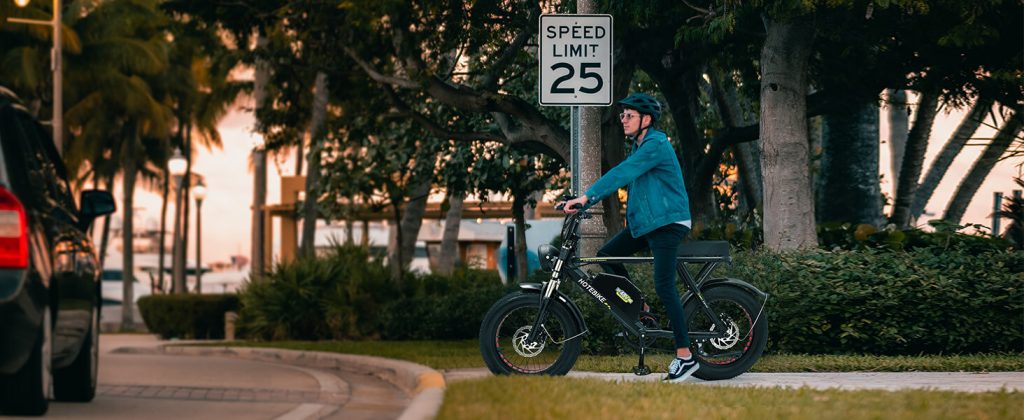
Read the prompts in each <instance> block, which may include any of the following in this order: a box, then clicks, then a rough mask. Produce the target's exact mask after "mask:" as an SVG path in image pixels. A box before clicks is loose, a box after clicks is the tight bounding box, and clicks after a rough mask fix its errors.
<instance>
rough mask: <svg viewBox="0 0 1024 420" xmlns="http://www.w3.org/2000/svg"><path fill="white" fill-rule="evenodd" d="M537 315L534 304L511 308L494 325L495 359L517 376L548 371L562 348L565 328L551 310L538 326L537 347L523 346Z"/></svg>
mask: <svg viewBox="0 0 1024 420" xmlns="http://www.w3.org/2000/svg"><path fill="white" fill-rule="evenodd" d="M537 312H538V307H537V306H536V305H520V306H517V307H514V308H512V310H510V311H509V312H508V313H506V314H505V316H504V317H502V319H501V321H499V322H498V326H497V328H496V331H495V335H494V344H495V349H496V350H497V352H498V357H499V358H501V361H502V363H504V364H505V365H506V366H508V367H509V368H510V369H512V370H514V371H516V372H519V373H543V372H545V371H547V370H549V369H551V367H552V366H554V365H555V363H557V362H558V359H559V358H560V357H561V355H562V352H563V350H564V349H565V343H564V341H565V339H566V338H568V337H567V335H566V332H567V326H565V325H563V324H562V322H561V321H560V320H559V317H557V316H555V314H553V313H551V311H548V316H547V320H545V321H544V323H543V324H541V325H542V328H543V329H542V331H540V332H539V333H538V334H537V340H536V341H537V344H534V345H530V343H525V339H526V336H527V335H528V334H529V332H530V330H531V328H532V325H533V321H534V320H535V319H536V318H537ZM560 343H561V344H560Z"/></svg>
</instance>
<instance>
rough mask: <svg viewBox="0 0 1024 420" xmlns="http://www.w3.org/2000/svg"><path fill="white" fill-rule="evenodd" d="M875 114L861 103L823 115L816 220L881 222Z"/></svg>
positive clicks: (873, 107) (875, 108)
mask: <svg viewBox="0 0 1024 420" xmlns="http://www.w3.org/2000/svg"><path fill="white" fill-rule="evenodd" d="M878 114H879V113H878V105H875V104H874V103H865V104H862V105H860V106H852V107H848V108H847V109H845V110H840V111H839V112H834V113H829V114H826V115H825V116H824V130H823V136H822V138H823V141H822V143H823V144H822V156H821V172H820V176H821V182H820V188H821V189H820V190H819V191H820V192H819V195H818V196H819V197H820V199H819V200H818V202H817V206H816V207H817V209H818V218H817V219H818V222H852V223H856V224H861V223H864V224H869V225H875V226H877V225H879V224H880V223H881V222H882V192H881V189H880V187H879V183H878V153H879V142H878V119H879V118H878Z"/></svg>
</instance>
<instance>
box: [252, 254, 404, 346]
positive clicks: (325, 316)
mask: <svg viewBox="0 0 1024 420" xmlns="http://www.w3.org/2000/svg"><path fill="white" fill-rule="evenodd" d="M369 260H370V258H369V254H368V251H367V250H366V249H364V248H361V247H355V246H337V247H335V248H334V249H332V250H330V251H329V252H328V253H327V255H326V256H323V257H318V258H300V259H298V260H296V261H294V262H291V263H287V264H279V265H277V266H276V267H274V269H273V270H272V271H271V272H269V273H267V275H266V276H265V280H264V281H261V282H247V283H246V284H245V286H244V287H243V290H242V292H241V295H240V298H241V301H242V310H241V312H240V313H239V319H238V332H239V334H240V335H242V336H247V337H251V338H256V339H264V340H284V339H297V340H318V339H342V338H372V337H375V336H377V331H378V327H379V322H378V320H377V314H378V313H379V312H380V310H381V306H382V304H383V303H384V302H386V301H388V300H391V299H393V298H394V297H396V296H397V294H398V292H397V290H396V287H394V285H393V284H392V283H391V281H390V280H389V277H388V271H387V268H386V267H384V265H382V264H381V263H380V262H379V260H378V261H373V262H371V261H369Z"/></svg>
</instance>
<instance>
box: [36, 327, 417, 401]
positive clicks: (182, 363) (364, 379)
mask: <svg viewBox="0 0 1024 420" xmlns="http://www.w3.org/2000/svg"><path fill="white" fill-rule="evenodd" d="M100 343H101V346H100V348H101V353H100V374H99V388H98V390H97V396H96V399H95V400H94V401H93V402H91V403H85V404H77V403H76V404H72V403H60V402H53V403H51V405H50V411H49V413H48V414H47V416H46V418H48V419H147V420H154V419H181V418H188V419H307V418H337V419H342V418H343V419H388V418H397V417H398V416H399V415H401V413H402V411H403V410H404V409H405V407H406V406H407V405H408V404H409V398H408V397H407V396H406V395H405V394H404V393H403V392H401V390H399V389H398V388H396V387H394V386H393V385H391V384H390V383H387V382H384V381H382V380H380V379H378V378H376V377H372V376H367V375H361V374H354V373H346V372H344V371H338V370H331V371H320V370H312V369H308V368H303V367H297V366H288V365H283V364H274V363H266V362H258V361H248V360H240V359H233V358H223V357H215V356H208V357H205V356H179V355H164V354H156V353H153V354H149V353H138V352H136V353H121V352H117V351H116V349H118V348H122V347H136V348H137V347H140V346H141V347H145V346H147V345H153V344H156V340H155V339H154V338H152V337H151V336H146V335H102V336H100Z"/></svg>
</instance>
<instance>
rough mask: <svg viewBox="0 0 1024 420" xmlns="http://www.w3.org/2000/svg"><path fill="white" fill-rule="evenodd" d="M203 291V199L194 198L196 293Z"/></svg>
mask: <svg viewBox="0 0 1024 420" xmlns="http://www.w3.org/2000/svg"><path fill="white" fill-rule="evenodd" d="M200 293H203V199H201V198H199V199H196V294H200Z"/></svg>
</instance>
